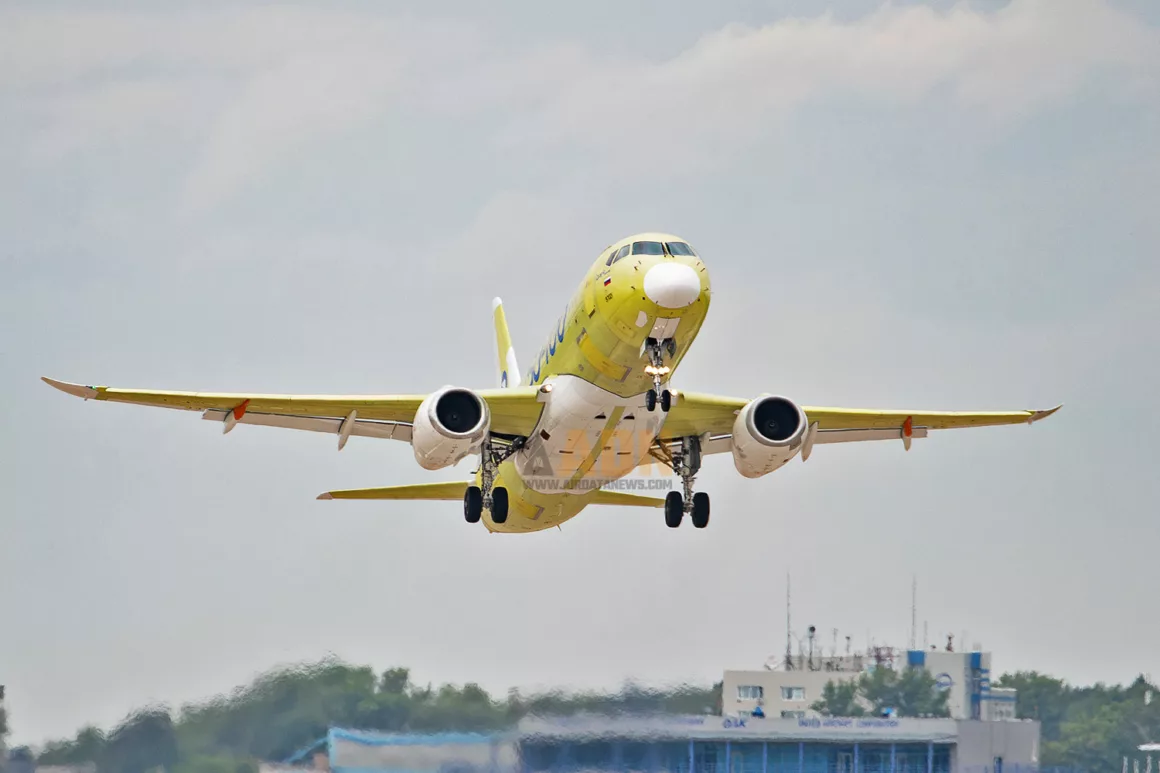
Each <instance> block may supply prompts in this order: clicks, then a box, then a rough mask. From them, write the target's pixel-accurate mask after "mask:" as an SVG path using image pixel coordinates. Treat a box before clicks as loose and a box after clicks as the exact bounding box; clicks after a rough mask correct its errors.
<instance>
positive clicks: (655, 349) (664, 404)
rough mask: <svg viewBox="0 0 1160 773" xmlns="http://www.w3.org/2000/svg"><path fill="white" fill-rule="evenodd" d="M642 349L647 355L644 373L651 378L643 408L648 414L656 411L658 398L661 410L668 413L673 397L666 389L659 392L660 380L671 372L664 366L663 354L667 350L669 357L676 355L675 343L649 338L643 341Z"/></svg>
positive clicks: (668, 340)
mask: <svg viewBox="0 0 1160 773" xmlns="http://www.w3.org/2000/svg"><path fill="white" fill-rule="evenodd" d="M644 347H645V351H646V352H647V353H648V362H649V364H648V365H647V366H645V369H644V372H645V373H648V374H649V375H650V376H652V378H653V388H652V389H650V390H648V392H646V393H645V396H644V399H645V407H646V408H647V409H648V410H649V411H650V412H651V411H654V410H656V407H657V399H658V397H659V398H660V404H661V410H662V411H664V412H665V413H668V412H669V408H671V407H672V405H673V395H672V393H671V392H669V390H667V389H666V390H664V391H661V378H662V377H663V376H667V375H668V374H669V371H670V370H671V369H670V368H669V366H667V365H665V364H664V353H665V351H666V350H667V351H668V353H669V357H670V358H671V357H673V356H674V355H675V354H676V353H677V342H676V341H675V340H673V339H672V338H666V339H665V340H664V341H658V340H657V339H655V338H649V339H647V340H646V341H645V344H644Z"/></svg>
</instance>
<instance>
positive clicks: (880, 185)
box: [0, 0, 1160, 742]
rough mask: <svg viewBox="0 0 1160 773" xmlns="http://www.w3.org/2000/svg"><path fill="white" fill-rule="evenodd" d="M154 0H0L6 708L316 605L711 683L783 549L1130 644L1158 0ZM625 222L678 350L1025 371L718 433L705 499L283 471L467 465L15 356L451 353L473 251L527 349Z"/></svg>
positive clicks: (95, 709) (140, 370) (275, 361)
mask: <svg viewBox="0 0 1160 773" xmlns="http://www.w3.org/2000/svg"><path fill="white" fill-rule="evenodd" d="M192 5H193V4H190V5H189V6H183V7H179V6H177V5H172V6H167V7H166V8H165V9H163V10H159V9H158V8H157V6H156V4H152V3H150V4H144V3H127V2H126V3H117V4H108V10H105V11H101V12H95V11H91V10H80V4H54V5H52V6H51V8H46V6H45V4H41V3H36V4H32V3H27V4H19V3H9V4H7V5H6V7H5V8H4V9H3V10H0V279H2V281H0V330H2V331H3V332H2V335H0V389H2V394H3V397H4V400H3V406H4V407H3V409H2V412H0V432H2V433H3V434H2V437H3V442H2V443H0V485H2V486H3V489H4V491H5V500H4V506H3V508H2V509H0V611H2V613H3V620H4V622H3V624H2V625H3V631H2V634H0V682H2V683H6V684H8V685H9V690H8V692H9V703H10V708H11V713H12V724H13V728H14V733H15V738H16V740H21V741H27V742H38V741H41V740H43V739H44V738H46V737H50V736H59V735H64V734H67V733H71V732H72V731H73V730H75V729H76V727H77V726H78V725H80V724H81V723H84V722H87V721H95V722H98V723H100V724H103V725H107V724H110V723H113V722H115V721H116V720H118V719H119V718H120V717H122V716H123V715H124V714H125V713H126V712H127V711H128V710H129V709H130V708H131V707H133V706H135V705H138V704H140V703H142V702H145V701H148V700H163V701H168V702H170V703H172V704H178V703H180V702H182V701H186V700H190V699H195V698H198V697H203V696H206V695H208V694H211V693H214V692H216V691H220V690H224V689H228V688H230V687H231V686H233V685H235V684H238V683H240V682H243V681H244V680H246V679H247V678H248V677H249V676H250V675H252V674H253V673H254V672H255V671H256V670H259V669H264V668H267V667H269V666H271V665H273V664H275V663H278V662H283V661H289V660H299V659H306V658H316V657H321V656H323V655H325V654H327V653H329V652H333V653H335V654H337V655H340V656H342V657H345V658H348V659H351V660H354V661H359V662H370V663H373V664H375V665H377V666H379V667H387V666H389V665H393V664H404V665H410V666H412V667H413V668H414V669H415V672H416V675H417V677H418V678H419V679H421V680H426V679H431V680H435V681H456V682H462V681H464V680H468V679H475V680H479V681H482V682H483V683H484V685H485V686H487V687H489V688H492V689H502V688H504V687H506V686H508V685H521V686H529V687H530V686H534V685H537V684H553V685H556V684H576V685H599V686H615V685H616V684H617V683H619V681H620V680H621V679H622V678H624V677H626V676H630V675H632V676H636V677H639V678H641V679H644V680H649V681H662V680H663V681H678V680H686V679H691V680H698V681H708V680H711V679H715V678H718V677H719V676H720V672H721V670H722V669H724V668H727V667H731V668H732V667H746V666H758V665H759V664H760V663H761V662H762V661H763V659H764V658H765V656H767V655H769V654H771V653H774V652H776V651H778V650H779V649H781V647H782V646H783V644H782V643H783V641H784V594H785V574H786V572H787V571H788V572H791V573H792V574H793V583H794V606H795V609H796V611H797V618H796V619H797V623H798V624H799V625H798V626H797V627H799V628H802V629H804V627H805V626H806V625H808V624H810V623H813V624H815V625H817V626H818V627H819V629H820V630H822V631H823V632H825V638H826V640H827V641H828V638H829V633H828V632H829V630H830V628H831V627H837V628H839V629H841V631H842V632H843V634H850V635H852V636H853V637H854V642H855V644H857V645H858V646H864V645H865V641H866V636H867V632H869V633H870V635H872V636H874V637H875V639H876V641H878V642H884V641H889V642H892V643H895V644H897V645H904V644H905V643H906V640H907V637H908V631H909V622H910V611H909V605H910V578H911V575H912V573H913V574H917V575H918V577H919V597H920V598H919V602H920V618H919V619H920V621H921V620H926V621H929V625H930V631H931V638H932V639H939V638H941V637H942V636H943V635H945V633H947V632H954V633H955V634H956V636H958V635H959V634H960V633H961V632H963V631H966V632H968V638H969V640H971V641H980V642H982V643H983V644H984V645H985V646H986V647H988V648H990V649H992V650H993V651H994V652H995V657H996V664H997V666H998V667H999V668H1000V669H1004V670H1006V669H1015V668H1038V669H1041V670H1046V671H1049V672H1052V673H1055V674H1058V675H1060V676H1064V677H1067V678H1069V679H1072V680H1075V681H1080V682H1083V681H1091V680H1097V679H1098V680H1123V679H1128V678H1131V677H1132V676H1134V675H1135V674H1136V673H1138V672H1140V671H1149V670H1152V671H1157V672H1160V659H1158V656H1157V650H1156V647H1155V641H1156V639H1157V636H1158V635H1160V618H1157V616H1156V615H1154V614H1151V613H1150V611H1149V610H1151V609H1154V606H1155V604H1154V598H1155V588H1156V587H1157V583H1158V582H1160V569H1158V568H1157V566H1158V565H1157V560H1156V555H1157V554H1156V549H1155V545H1156V544H1157V537H1158V536H1160V526H1158V525H1157V521H1156V518H1155V515H1156V511H1157V502H1158V494H1160V483H1158V482H1157V480H1158V479H1157V475H1156V473H1155V470H1156V469H1157V466H1158V463H1160V454H1158V452H1157V450H1156V447H1155V442H1154V438H1155V437H1156V436H1157V433H1158V432H1160V419H1158V418H1157V412H1156V411H1155V409H1154V407H1153V406H1154V401H1155V391H1156V389H1155V386H1156V383H1157V380H1158V377H1160V369H1158V367H1157V364H1156V353H1157V352H1158V351H1160V324H1158V323H1160V262H1158V260H1157V249H1158V247H1160V219H1158V218H1157V216H1156V213H1157V212H1158V211H1160V26H1158V25H1160V14H1158V13H1157V11H1156V10H1155V7H1154V6H1152V7H1149V5H1150V4H1148V3H1144V2H1141V3H1138V4H1130V3H1103V2H1096V1H1095V0H1068V1H1067V2H1056V1H1054V0H1053V1H1049V0H1019V1H1017V2H1013V3H1010V4H1005V3H997V2H987V3H975V4H972V5H952V4H949V3H938V4H935V5H932V6H922V5H920V4H916V3H902V2H900V3H895V4H893V5H890V6H885V7H881V8H880V7H879V6H878V5H877V4H876V3H869V2H850V3H838V2H834V3H831V4H830V5H829V6H828V7H827V10H826V11H825V12H823V11H822V9H821V8H822V7H821V5H820V4H818V3H814V2H733V3H726V2H721V3H715V4H690V7H689V8H682V9H677V8H674V7H673V6H672V4H671V3H638V4H632V5H630V7H628V8H627V9H626V8H624V7H623V4H615V5H614V4H611V3H609V4H600V3H583V4H572V5H571V6H568V7H563V6H560V5H559V4H551V9H552V10H551V12H548V11H546V10H544V8H545V6H544V4H541V3H532V2H528V3H507V4H503V5H500V6H499V7H497V6H496V4H487V5H486V12H484V11H483V10H482V8H484V6H479V5H478V4H474V3H466V2H463V3H445V4H441V5H432V6H430V10H429V12H428V13H429V15H421V14H417V13H415V12H413V11H408V12H403V11H401V10H400V11H398V12H397V13H396V12H393V11H389V10H386V11H385V10H381V8H382V7H383V6H382V5H381V4H378V3H369V2H366V3H348V4H345V5H343V6H342V7H341V10H339V9H338V8H337V7H335V6H333V5H332V4H327V5H326V7H325V8H324V7H323V5H322V4H315V5H310V4H306V3H298V4H293V5H286V6H283V7H282V8H279V9H275V8H271V7H261V8H258V7H255V8H254V9H253V10H249V11H242V10H237V9H236V8H231V7H230V6H229V4H225V3H217V4H200V6H201V10H195V9H194V8H193V7H192ZM84 7H85V8H91V5H90V4H84ZM399 7H401V6H399ZM424 7H427V6H424ZM652 229H657V230H666V231H673V232H676V233H678V234H681V235H683V236H685V237H687V238H688V239H689V240H690V241H691V242H692V243H693V244H694V245H695V246H696V247H697V248H698V249H699V250H700V251H701V252H702V253H703V255H704V257H705V260H706V263H707V265H708V266H709V270H710V272H711V274H712V277H713V283H714V290H715V294H714V300H713V307H712V309H711V311H710V315H709V319H708V321H707V323H706V325H705V327H704V329H703V332H702V334H701V337H700V339H699V340H698V342H697V345H696V346H695V348H694V350H693V352H692V353H691V354H690V356H689V357H688V358H687V360H686V362H685V364H684V366H683V368H682V369H681V371H680V372H679V374H678V378H677V382H676V383H677V385H678V386H679V387H682V388H686V389H695V390H704V391H716V392H721V393H726V394H733V395H738V396H750V395H755V394H757V393H760V392H764V391H776V392H781V393H784V394H787V395H789V396H791V397H793V398H795V399H797V400H799V401H801V402H803V403H806V404H815V405H819V404H820V405H826V404H830V405H845V406H851V407H899V408H904V407H915V408H934V409H1005V408H1045V407H1050V406H1052V405H1054V404H1056V403H1057V402H1063V403H1065V407H1064V410H1063V411H1061V412H1060V413H1059V414H1058V415H1057V416H1056V417H1053V418H1052V419H1051V420H1050V421H1047V422H1044V423H1042V424H1039V425H1036V426H1035V427H1034V428H1030V429H1029V428H1026V427H1011V428H1000V429H990V430H978V431H965V432H960V433H944V434H941V435H938V436H936V437H934V438H931V439H928V440H926V441H920V442H917V443H916V444H915V447H914V449H913V450H912V451H911V452H910V453H909V454H906V453H904V452H903V450H902V448H901V445H898V444H882V445H879V444H867V445H863V446H860V447H850V448H840V447H826V448H822V449H819V450H818V451H817V452H815V454H814V455H813V456H812V457H811V459H810V462H809V463H808V464H805V465H803V464H801V463H799V462H796V461H795V462H794V463H793V464H792V465H790V466H788V467H787V468H785V469H783V470H781V471H779V472H777V473H775V474H773V475H772V476H770V477H769V478H767V479H764V480H759V481H748V480H744V479H742V478H741V477H740V476H739V475H737V474H736V473H735V472H734V470H733V468H732V466H731V463H730V461H729V459H728V457H720V458H715V459H713V460H711V461H710V462H709V463H708V464H707V469H706V471H705V472H704V473H703V474H702V476H701V478H700V480H699V488H701V489H703V490H707V491H709V492H711V493H712V496H713V503H714V510H713V512H714V515H713V523H712V524H711V526H710V528H709V529H707V530H706V531H704V532H701V531H696V530H693V529H680V530H677V531H670V530H669V529H666V528H665V527H664V525H663V520H662V518H661V516H660V514H659V512H658V513H652V512H644V511H640V512H636V511H632V510H618V509H596V508H594V509H592V510H590V511H588V512H586V513H584V514H583V515H582V516H581V517H580V518H578V519H576V520H574V521H572V522H571V523H569V524H566V525H565V526H564V528H563V529H562V530H560V531H552V532H547V533H543V534H538V535H532V536H512V537H505V536H498V535H488V534H487V533H486V532H485V531H484V530H483V529H482V528H481V527H474V528H473V527H470V526H468V525H467V524H465V523H464V522H463V520H462V517H461V515H460V512H459V507H458V506H457V505H453V504H451V505H449V504H439V503H432V504H401V505H389V504H374V503H353V502H352V503H343V502H329V503H327V502H317V501H315V499H314V497H315V496H316V495H317V494H318V493H319V492H321V491H324V490H327V489H332V488H344V487H356V486H371V485H384V484H388V483H406V482H419V481H424V480H439V479H454V478H458V477H461V476H462V475H464V474H465V473H466V466H467V465H466V464H465V465H464V469H457V470H450V471H446V472H444V473H437V474H428V473H424V472H423V471H422V470H420V469H419V468H418V467H417V465H415V463H414V461H413V458H412V456H411V452H410V449H408V448H407V447H406V445H403V444H397V443H390V442H385V441H384V442H376V441H372V440H369V439H360V438H355V439H354V440H352V441H351V443H350V444H349V445H348V446H347V447H346V450H344V451H343V452H342V453H341V454H339V453H336V452H335V450H334V446H335V442H334V439H333V438H332V437H327V436H314V435H305V434H297V433H292V432H289V431H283V430H275V429H262V428H254V427H244V428H241V429H240V430H239V431H236V432H234V433H231V434H230V435H229V436H228V437H222V435H221V433H220V430H218V428H217V427H215V426H212V425H210V424H208V423H207V422H203V421H201V420H200V419H199V417H198V416H197V415H196V414H185V413H181V412H169V411H160V410H150V409H146V408H135V407H131V406H122V405H108V404H94V403H83V402H81V401H79V400H75V399H72V398H68V397H66V396H64V395H61V394H59V393H56V392H53V391H52V390H50V389H49V388H48V387H46V386H45V385H43V384H42V383H41V382H40V381H39V380H38V377H39V376H41V375H50V376H54V377H58V378H63V379H67V380H75V381H83V382H85V383H99V384H112V385H119V386H127V387H154V388H163V389H164V388H168V389H205V390H230V391H267V392H331V393H342V392H354V393H367V392H384V393H389V392H415V391H423V390H430V389H434V388H436V387H439V386H441V385H442V384H445V383H456V384H461V385H465V386H492V385H494V382H495V366H494V360H495V354H494V343H493V335H492V330H491V326H490V324H489V314H490V301H491V298H492V296H494V295H500V296H502V297H503V298H504V301H505V304H506V306H507V314H508V319H509V322H510V324H511V326H512V329H513V336H514V337H515V341H516V347H517V352H518V354H519V356H520V358H521V363H526V362H527V358H529V357H530V356H531V355H532V354H533V353H534V352H535V351H536V350H537V349H538V348H539V346H540V344H541V343H542V341H543V339H544V337H545V336H546V335H547V334H548V332H549V330H550V329H551V328H552V326H553V325H554V323H555V320H556V318H557V316H558V315H559V313H560V310H561V307H562V305H563V304H564V302H565V301H566V299H567V298H568V297H569V295H570V293H571V292H572V291H573V289H574V288H575V287H576V285H577V283H578V282H579V280H580V279H581V278H582V276H583V273H584V271H585V269H586V267H587V266H588V265H589V263H590V261H591V260H592V259H594V257H595V255H596V254H597V252H598V251H599V250H601V249H602V248H603V247H604V246H605V245H607V244H609V243H610V242H612V241H614V240H616V239H617V238H620V237H621V236H624V235H627V234H629V233H632V232H636V231H642V230H652ZM920 628H921V623H920ZM920 636H921V631H920Z"/></svg>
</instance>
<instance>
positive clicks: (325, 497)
mask: <svg viewBox="0 0 1160 773" xmlns="http://www.w3.org/2000/svg"><path fill="white" fill-rule="evenodd" d="M317 499H334V497H333V496H331V493H330V492H329V491H326V492H324V493H322V494H319V495H318V497H317Z"/></svg>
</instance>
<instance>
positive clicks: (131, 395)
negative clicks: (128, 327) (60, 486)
mask: <svg viewBox="0 0 1160 773" xmlns="http://www.w3.org/2000/svg"><path fill="white" fill-rule="evenodd" d="M42 380H43V381H44V382H45V383H46V384H48V385H49V386H52V387H55V388H56V389H59V390H60V391H62V392H65V393H67V394H70V395H74V396H75V397H81V398H84V399H85V400H106V401H109V402H117V403H131V404H133V405H151V406H155V407H159V408H175V409H178V410H184V411H201V412H202V418H203V419H206V420H209V421H219V422H221V423H222V431H223V432H229V431H230V430H232V429H233V428H234V426H236V425H237V424H258V425H263V426H267V427H285V428H288V429H298V430H306V431H308V432H326V433H330V434H335V435H338V437H339V446H338V447H339V448H340V449H341V448H342V447H343V446H344V445H345V444H346V439H347V438H348V437H349V436H350V435H361V436H364V437H378V438H389V439H393V440H403V441H410V439H411V423H412V422H413V421H414V419H415V412H416V411H417V410H418V409H419V405H420V404H421V403H422V402H423V400H424V399H425V398H426V395H265V394H249V393H226V392H166V391H158V390H150V389H117V388H113V387H105V386H97V387H94V386H84V385H81V384H70V383H68V382H65V381H56V380H54V379H50V378H42ZM475 391H476V394H478V395H479V396H480V397H481V398H483V399H484V400H485V401H486V402H487V404H488V408H489V410H490V411H491V431H492V432H493V433H494V434H496V435H499V436H511V437H515V436H525V437H526V436H527V435H529V434H531V432H532V428H533V427H535V425H536V422H537V421H538V420H539V417H540V411H541V409H542V407H543V406H542V404H541V403H540V402H538V401H537V399H536V398H537V395H538V393H539V390H538V389H536V388H535V387H509V388H507V389H481V390H475Z"/></svg>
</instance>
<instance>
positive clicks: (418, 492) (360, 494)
mask: <svg viewBox="0 0 1160 773" xmlns="http://www.w3.org/2000/svg"><path fill="white" fill-rule="evenodd" d="M467 485H468V484H467V483H466V482H463V481H450V482H448V483H415V484H412V485H410V486H385V487H383V488H351V489H344V490H342V491H327V492H326V493H325V494H319V495H318V498H319V499H414V500H419V499H429V500H442V501H446V502H461V501H463V493H464V492H465V491H467Z"/></svg>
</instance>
